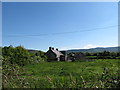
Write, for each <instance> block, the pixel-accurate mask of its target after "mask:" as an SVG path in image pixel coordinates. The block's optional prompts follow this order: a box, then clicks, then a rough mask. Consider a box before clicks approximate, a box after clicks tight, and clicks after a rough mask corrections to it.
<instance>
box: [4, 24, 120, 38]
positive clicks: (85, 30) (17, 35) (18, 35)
mask: <svg viewBox="0 0 120 90" xmlns="http://www.w3.org/2000/svg"><path fill="white" fill-rule="evenodd" d="M118 26H120V25H114V26H107V27H101V28H93V29H84V30H76V31H69V32H57V33H46V34H33V35H23V34H21V35H20V34H16V35H15V34H14V35H10V34H9V35H3V36H4V37H36V36H48V35H60V34H69V33H77V32H87V31H95V30H102V29H108V28H114V27H118Z"/></svg>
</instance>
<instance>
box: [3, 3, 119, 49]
mask: <svg viewBox="0 0 120 90" xmlns="http://www.w3.org/2000/svg"><path fill="white" fill-rule="evenodd" d="M9 45H12V46H19V45H22V46H24V47H25V48H27V49H36V50H42V51H47V50H48V48H49V47H50V46H51V47H55V48H58V49H59V50H68V49H81V48H84V49H86V48H95V47H114V46H117V45H118V3H117V2H16V3H15V2H11V3H10V2H3V3H2V46H9Z"/></svg>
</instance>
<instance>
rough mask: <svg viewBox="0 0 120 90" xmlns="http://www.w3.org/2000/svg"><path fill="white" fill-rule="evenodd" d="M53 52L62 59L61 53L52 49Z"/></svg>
mask: <svg viewBox="0 0 120 90" xmlns="http://www.w3.org/2000/svg"><path fill="white" fill-rule="evenodd" d="M51 51H52V52H53V53H55V54H56V55H57V57H60V55H63V54H62V53H61V52H60V51H57V50H54V49H51Z"/></svg>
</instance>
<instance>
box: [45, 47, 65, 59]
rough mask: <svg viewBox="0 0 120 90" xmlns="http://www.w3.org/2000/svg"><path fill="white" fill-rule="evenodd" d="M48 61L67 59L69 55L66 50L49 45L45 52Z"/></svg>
mask: <svg viewBox="0 0 120 90" xmlns="http://www.w3.org/2000/svg"><path fill="white" fill-rule="evenodd" d="M45 55H46V56H47V58H48V59H47V60H48V61H66V60H67V55H66V51H59V50H58V49H54V48H52V47H49V50H48V51H47V52H46V53H45Z"/></svg>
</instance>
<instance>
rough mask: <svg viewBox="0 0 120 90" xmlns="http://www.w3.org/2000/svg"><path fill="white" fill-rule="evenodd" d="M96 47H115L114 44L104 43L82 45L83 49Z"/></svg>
mask: <svg viewBox="0 0 120 90" xmlns="http://www.w3.org/2000/svg"><path fill="white" fill-rule="evenodd" d="M96 47H115V46H104V45H92V44H88V45H86V46H84V47H83V49H89V48H96Z"/></svg>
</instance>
